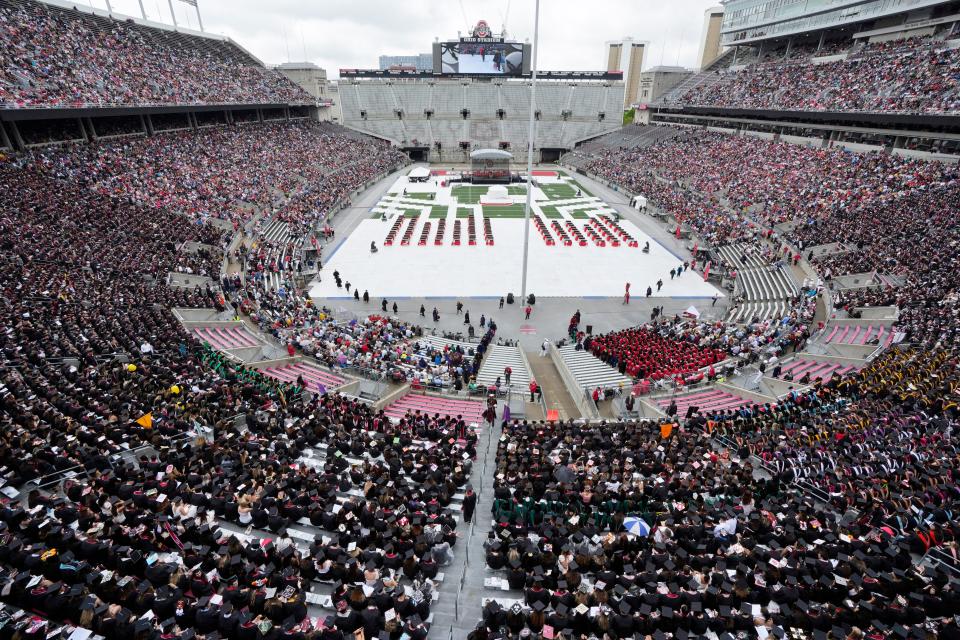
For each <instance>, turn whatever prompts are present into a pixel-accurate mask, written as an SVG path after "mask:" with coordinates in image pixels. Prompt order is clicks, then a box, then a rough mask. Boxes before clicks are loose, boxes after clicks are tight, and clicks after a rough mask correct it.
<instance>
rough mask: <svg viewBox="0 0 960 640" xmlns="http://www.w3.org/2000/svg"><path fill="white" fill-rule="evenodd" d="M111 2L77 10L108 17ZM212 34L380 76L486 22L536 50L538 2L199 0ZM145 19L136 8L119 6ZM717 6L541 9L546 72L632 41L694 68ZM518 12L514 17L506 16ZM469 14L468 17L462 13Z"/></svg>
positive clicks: (571, 1)
mask: <svg viewBox="0 0 960 640" xmlns="http://www.w3.org/2000/svg"><path fill="white" fill-rule="evenodd" d="M106 1H107V0H77V4H81V3H83V2H87V3H89V4H92V5H93V6H95V7H97V8H106ZM142 1H143V5H144V9H145V10H146V12H147V17H148V18H150V19H151V20H159V21H162V22H166V23H168V24H169V23H170V22H171V20H170V14H169V8H168V6H169V5H168V0H142ZM198 1H199V3H200V13H201V16H202V18H203V24H204V27H205V28H206V30H207V31H210V32H213V33H219V34H223V35H227V36H229V37H231V38H233V39H234V40H236V41H237V42H238V43H240V44H241V45H243V46H244V47H245V48H246V49H247V50H249V51H250V52H251V53H253V54H254V55H256V56H257V57H258V58H260V59H261V60H263V61H264V62H266V63H279V62H286V61H287V60H288V53H287V52H288V50H289V60H291V61H294V62H300V61H302V60H303V59H304V58H306V59H307V60H309V61H310V62H314V63H316V64H318V65H320V66H321V67H324V68H325V69H326V70H327V73H328V76H329V77H331V78H336V77H337V75H338V74H337V71H338V69H341V68H359V69H374V68H376V67H377V64H378V57H379V56H380V55H381V54H392V55H404V54H415V53H429V52H430V50H431V49H430V46H431V43H432V42H433V41H434V38H436V37H439V38H440V39H441V40H444V39H447V38H456V35H457V31H464V32H466V31H467V30H468V28H469V27H471V26H472V25H473V24H475V23H476V22H477V20H480V19H484V20H486V21H487V22H488V24H490V26H491V28H492V29H493V30H494V31H499V30H500V27H501V25H502V24H503V23H504V20H506V25H507V31H508V33H509V37H510V38H512V39H516V40H521V41H523V40H526V39H528V38H529V39H530V40H531V41H532V40H533V13H534V0H462V1H461V0H198ZM111 3H112V5H113V9H114V11H116V12H118V13H121V12H122V13H126V14H128V15H134V16H139V15H140V9H139V5H138V4H137V0H111ZM173 4H174V5H175V10H176V12H177V20H178V21H179V22H180V23H181V24H189V25H190V26H192V27H194V28H196V27H197V21H196V16H195V14H194V13H193V7H191V6H189V5H186V4H184V3H182V2H179V0H173ZM716 4H718V3H717V2H716V1H715V0H713V1H711V0H673V1H672V2H662V1H657V0H588V1H584V0H542V1H541V3H540V56H539V62H538V66H539V68H540V69H546V70H554V71H567V70H571V71H596V70H600V69H602V67H603V64H604V56H603V53H604V51H603V43H604V41H606V40H615V39H619V38H623V37H624V36H631V37H633V38H636V39H638V40H647V41H649V42H650V48H649V50H648V51H647V54H646V61H645V63H644V67H652V66H655V65H658V64H661V63H662V64H667V65H675V64H678V63H679V64H680V65H682V66H692V65H694V64H695V60H696V56H697V50H698V48H699V44H700V35H701V33H700V32H701V29H702V28H703V12H704V11H705V10H706V9H707V8H708V7H711V6H713V5H716ZM508 5H509V15H507V7H508ZM461 7H462V10H461Z"/></svg>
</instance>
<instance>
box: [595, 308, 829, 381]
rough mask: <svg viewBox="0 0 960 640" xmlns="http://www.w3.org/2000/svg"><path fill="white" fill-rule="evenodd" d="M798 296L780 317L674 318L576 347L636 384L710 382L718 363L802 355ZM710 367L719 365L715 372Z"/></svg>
mask: <svg viewBox="0 0 960 640" xmlns="http://www.w3.org/2000/svg"><path fill="white" fill-rule="evenodd" d="M807 298H808V297H807V296H801V297H799V298H798V300H796V301H795V303H796V304H795V305H794V306H793V307H792V309H791V311H790V312H788V313H787V314H786V316H785V317H784V318H769V319H765V320H756V321H751V322H747V323H745V324H743V325H735V324H731V323H728V322H724V321H720V320H718V321H706V320H698V319H693V318H685V317H680V316H674V317H673V318H661V319H658V320H657V321H655V322H651V323H648V324H645V325H642V326H639V327H635V328H632V329H625V330H623V331H616V332H612V333H609V334H604V335H600V336H585V337H583V338H582V339H581V340H579V341H578V342H577V348H583V349H586V350H587V351H590V352H591V353H593V354H594V355H595V356H597V357H598V358H600V359H601V360H603V361H604V362H607V363H608V364H610V365H611V366H614V367H617V369H618V370H619V371H620V373H623V374H625V375H629V376H630V377H633V378H635V379H638V380H640V381H647V382H651V381H656V380H658V379H662V378H669V379H672V380H674V381H675V382H677V383H679V384H680V385H683V384H690V383H692V382H699V381H701V380H704V379H705V378H706V379H710V380H713V379H715V378H716V377H718V376H719V375H721V373H722V369H721V367H720V366H719V364H718V363H721V362H723V361H725V360H727V359H730V361H731V363H733V364H734V365H735V366H745V365H750V364H761V363H765V362H769V361H770V359H771V358H774V359H778V358H781V357H783V356H784V355H786V354H788V353H792V352H794V351H799V350H801V349H802V348H803V347H804V345H805V344H806V340H807V338H808V337H809V336H810V326H809V325H810V322H811V320H812V317H813V316H812V310H811V309H810V308H809V304H806V303H803V300H807ZM713 365H717V366H716V367H714V366H713Z"/></svg>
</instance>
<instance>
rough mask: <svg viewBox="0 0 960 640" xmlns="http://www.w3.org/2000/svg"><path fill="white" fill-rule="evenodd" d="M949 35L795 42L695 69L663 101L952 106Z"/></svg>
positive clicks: (894, 108) (953, 55) (917, 109)
mask: <svg viewBox="0 0 960 640" xmlns="http://www.w3.org/2000/svg"><path fill="white" fill-rule="evenodd" d="M958 44H960V43H958V42H957V41H956V40H944V39H942V37H940V36H927V37H919V38H905V39H902V40H887V41H883V42H874V43H869V44H864V45H859V44H858V45H853V43H849V44H848V46H849V47H851V50H850V51H846V52H842V51H841V52H837V51H819V52H818V51H816V49H815V48H813V47H808V48H806V49H804V48H802V47H796V48H794V49H793V50H792V51H791V54H790V56H789V57H784V56H781V57H777V56H776V55H771V56H769V57H765V58H763V59H762V60H760V61H757V62H754V63H752V64H748V65H745V66H738V67H737V68H735V69H729V70H713V69H711V70H710V71H707V72H704V73H702V74H699V75H700V77H699V78H697V80H691V81H690V84H689V85H688V86H687V87H683V88H682V89H681V88H678V90H676V91H675V92H673V93H672V94H671V95H670V96H668V97H665V100H664V102H665V103H670V102H675V103H677V104H682V105H692V106H711V107H735V108H738V109H778V110H801V111H802V110H817V111H844V112H847V111H868V112H883V113H890V112H895V113H927V114H941V113H955V112H956V111H957V109H958V108H960V107H958V101H957V85H956V80H955V78H954V77H953V73H952V69H953V67H954V66H956V64H957V61H958V60H960V57H958V56H960V53H958V48H957V47H958Z"/></svg>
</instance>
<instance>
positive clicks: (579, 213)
mask: <svg viewBox="0 0 960 640" xmlns="http://www.w3.org/2000/svg"><path fill="white" fill-rule="evenodd" d="M592 209H593V207H591V208H590V209H567V215H569V216H570V217H571V218H573V219H574V220H589V219H590V215H589V214H588V213H587V212H588V211H591V210H592Z"/></svg>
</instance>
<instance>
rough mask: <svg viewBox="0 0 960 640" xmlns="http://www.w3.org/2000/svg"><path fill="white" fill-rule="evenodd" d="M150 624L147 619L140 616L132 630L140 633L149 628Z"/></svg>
mask: <svg viewBox="0 0 960 640" xmlns="http://www.w3.org/2000/svg"><path fill="white" fill-rule="evenodd" d="M151 626H152V625H151V624H150V621H149V620H145V619H143V618H141V619H140V620H137V622H136V623H135V624H134V625H133V631H134V633H142V632H144V631H146V630H147V629H149V628H150V627H151Z"/></svg>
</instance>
